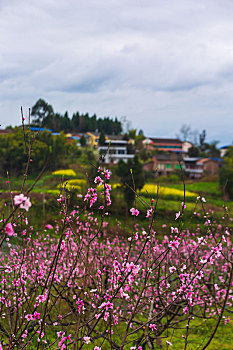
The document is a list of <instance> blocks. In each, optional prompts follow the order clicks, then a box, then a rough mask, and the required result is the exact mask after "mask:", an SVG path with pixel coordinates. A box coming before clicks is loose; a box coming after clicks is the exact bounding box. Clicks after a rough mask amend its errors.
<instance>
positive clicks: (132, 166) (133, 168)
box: [116, 156, 145, 206]
mask: <svg viewBox="0 0 233 350" xmlns="http://www.w3.org/2000/svg"><path fill="white" fill-rule="evenodd" d="M116 173H117V175H118V176H119V178H120V183H121V186H122V190H123V193H124V198H125V201H126V203H127V205H128V206H130V205H131V204H132V203H133V201H134V198H135V194H134V192H133V191H132V189H135V191H137V190H140V189H141V188H142V187H143V185H144V182H145V179H144V174H143V169H142V164H141V163H140V162H139V160H138V157H137V156H135V157H134V158H133V159H132V160H131V159H130V160H128V162H127V163H125V162H123V161H122V160H120V161H119V162H118V165H117V169H116Z"/></svg>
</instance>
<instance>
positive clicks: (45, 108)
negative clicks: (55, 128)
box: [31, 98, 54, 124]
mask: <svg viewBox="0 0 233 350" xmlns="http://www.w3.org/2000/svg"><path fill="white" fill-rule="evenodd" d="M53 114H54V111H53V107H52V106H51V105H49V104H48V103H47V102H45V100H42V99H41V98H40V99H39V100H38V101H37V102H36V103H35V105H34V106H33V107H32V111H31V116H32V119H33V122H34V123H35V124H40V123H41V121H42V119H43V118H44V120H46V119H47V118H50V117H52V116H53Z"/></svg>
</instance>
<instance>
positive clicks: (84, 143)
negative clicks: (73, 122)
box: [80, 135, 87, 147]
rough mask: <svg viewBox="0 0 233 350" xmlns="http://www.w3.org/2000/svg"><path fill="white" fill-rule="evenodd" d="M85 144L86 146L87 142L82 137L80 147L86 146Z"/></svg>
mask: <svg viewBox="0 0 233 350" xmlns="http://www.w3.org/2000/svg"><path fill="white" fill-rule="evenodd" d="M86 144H87V140H86V138H85V136H84V135H82V136H81V137H80V145H81V146H82V147H84V146H86Z"/></svg>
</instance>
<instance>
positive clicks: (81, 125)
mask: <svg viewBox="0 0 233 350" xmlns="http://www.w3.org/2000/svg"><path fill="white" fill-rule="evenodd" d="M31 115H32V121H33V123H35V124H36V125H40V124H41V122H42V121H43V124H42V125H43V127H46V128H48V129H51V130H53V131H56V132H60V131H63V132H65V133H67V132H72V133H75V132H87V131H92V132H93V131H98V132H101V131H102V132H104V133H105V134H109V135H118V134H120V133H121V132H122V125H121V122H120V121H119V120H118V119H117V118H115V119H112V118H110V117H104V118H97V116H96V115H95V114H94V115H92V116H89V114H88V113H86V114H80V113H79V112H75V113H73V115H72V117H71V118H70V117H69V115H68V112H67V111H66V112H65V113H64V115H62V114H60V113H55V112H54V110H53V107H52V106H51V105H49V104H48V103H47V102H46V101H44V100H42V99H39V100H38V101H37V102H36V103H35V105H34V106H33V107H32V112H31Z"/></svg>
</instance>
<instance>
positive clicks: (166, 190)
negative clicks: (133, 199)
mask: <svg viewBox="0 0 233 350" xmlns="http://www.w3.org/2000/svg"><path fill="white" fill-rule="evenodd" d="M141 193H142V194H150V195H156V194H157V185H154V184H146V185H144V186H143V188H142V189H141ZM159 195H160V196H162V197H168V196H174V197H180V198H183V197H184V191H182V190H178V189H176V188H171V187H165V186H159ZM185 196H186V197H197V194H196V193H194V192H190V191H185Z"/></svg>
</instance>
